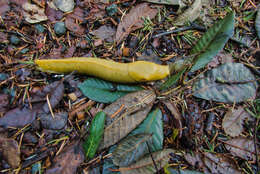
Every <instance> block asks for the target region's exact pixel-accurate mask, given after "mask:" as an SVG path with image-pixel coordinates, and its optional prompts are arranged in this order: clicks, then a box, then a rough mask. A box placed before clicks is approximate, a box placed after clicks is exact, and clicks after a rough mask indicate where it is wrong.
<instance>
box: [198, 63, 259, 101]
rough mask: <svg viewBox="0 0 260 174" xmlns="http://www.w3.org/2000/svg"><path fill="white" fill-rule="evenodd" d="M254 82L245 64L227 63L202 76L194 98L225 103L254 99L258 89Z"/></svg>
mask: <svg viewBox="0 0 260 174" xmlns="http://www.w3.org/2000/svg"><path fill="white" fill-rule="evenodd" d="M254 80H255V77H254V75H253V74H252V73H251V72H250V70H249V69H248V68H246V67H245V66H244V65H243V64H240V63H226V64H223V65H221V66H219V67H217V68H215V69H212V70H210V71H208V72H207V73H204V74H202V75H201V77H200V78H199V80H197V81H196V82H195V83H194V85H193V91H194V96H196V97H199V98H203V99H206V100H214V101H219V102H225V103H233V102H236V103H237V102H242V101H245V100H248V99H254V98H255V93H256V89H257V84H256V82H254ZM251 81H252V82H251Z"/></svg>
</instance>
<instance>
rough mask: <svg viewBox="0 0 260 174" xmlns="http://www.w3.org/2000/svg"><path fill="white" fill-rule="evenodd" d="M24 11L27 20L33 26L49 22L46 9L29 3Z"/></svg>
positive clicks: (24, 6)
mask: <svg viewBox="0 0 260 174" xmlns="http://www.w3.org/2000/svg"><path fill="white" fill-rule="evenodd" d="M23 9H24V11H23V15H24V17H25V20H26V21H27V22H29V23H31V24H34V23H38V22H42V21H46V20H48V18H47V16H46V15H45V13H44V9H42V8H40V7H38V6H37V5H34V4H31V3H29V2H27V3H24V4H23Z"/></svg>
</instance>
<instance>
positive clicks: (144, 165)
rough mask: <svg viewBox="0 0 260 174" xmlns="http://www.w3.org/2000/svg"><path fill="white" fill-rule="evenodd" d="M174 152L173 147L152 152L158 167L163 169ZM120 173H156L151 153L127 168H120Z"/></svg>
mask: <svg viewBox="0 0 260 174" xmlns="http://www.w3.org/2000/svg"><path fill="white" fill-rule="evenodd" d="M170 153H174V150H172V149H164V150H161V151H157V152H154V153H152V156H153V159H154V161H155V163H156V166H157V168H158V169H161V168H162V167H163V166H165V165H166V164H168V161H169V154H170ZM119 170H120V173H122V174H137V173H141V174H151V173H156V169H155V166H154V163H153V160H152V158H151V155H150V154H148V155H146V156H145V157H144V158H142V159H140V160H139V161H137V162H135V163H134V164H132V165H130V166H128V167H127V168H120V169H119Z"/></svg>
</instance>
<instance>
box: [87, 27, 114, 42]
mask: <svg viewBox="0 0 260 174" xmlns="http://www.w3.org/2000/svg"><path fill="white" fill-rule="evenodd" d="M115 33H116V31H115V29H114V28H112V27H110V26H106V25H103V26H101V27H99V28H98V29H97V30H94V31H92V32H91V34H93V35H95V36H96V37H97V38H99V39H102V40H106V39H108V38H111V37H113V36H114V35H115Z"/></svg>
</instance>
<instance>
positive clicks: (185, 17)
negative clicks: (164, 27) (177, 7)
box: [174, 0, 202, 25]
mask: <svg viewBox="0 0 260 174" xmlns="http://www.w3.org/2000/svg"><path fill="white" fill-rule="evenodd" d="M201 7H202V4H201V0H195V1H194V2H193V4H192V5H191V6H190V7H189V8H188V9H187V10H185V11H184V12H183V13H181V14H180V15H179V16H178V17H177V19H176V21H174V24H175V25H184V24H185V23H187V22H193V21H194V20H196V19H197V18H198V17H199V15H200V11H201Z"/></svg>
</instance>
